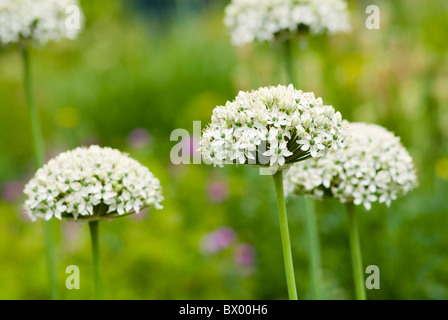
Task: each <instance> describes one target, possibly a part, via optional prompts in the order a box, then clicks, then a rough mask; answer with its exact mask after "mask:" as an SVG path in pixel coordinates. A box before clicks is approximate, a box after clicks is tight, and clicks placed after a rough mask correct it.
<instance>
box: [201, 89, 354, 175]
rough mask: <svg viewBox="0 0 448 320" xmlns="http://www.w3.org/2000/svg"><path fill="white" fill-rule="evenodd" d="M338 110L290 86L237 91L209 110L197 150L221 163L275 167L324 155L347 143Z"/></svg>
mask: <svg viewBox="0 0 448 320" xmlns="http://www.w3.org/2000/svg"><path fill="white" fill-rule="evenodd" d="M345 138H346V134H345V126H344V122H343V121H342V119H341V114H340V113H339V112H335V110H334V109H333V107H332V106H325V105H323V103H322V99H321V98H317V99H316V98H315V97H314V93H312V92H303V91H301V90H295V89H294V87H293V86H292V85H289V86H281V85H279V86H277V87H263V88H260V89H258V90H256V91H252V92H242V91H241V92H239V93H238V95H237V97H236V98H235V100H234V101H232V102H227V103H226V105H225V106H218V107H216V108H215V109H214V110H213V116H212V119H211V123H210V124H209V125H208V127H207V128H206V129H204V131H203V134H202V140H201V152H202V155H203V158H204V160H206V161H208V162H211V163H213V164H214V165H215V166H216V165H218V166H223V164H225V163H237V164H248V165H253V166H260V167H275V168H278V169H280V170H283V169H284V168H286V167H288V166H290V165H291V164H293V163H296V162H299V161H302V160H305V159H308V158H311V157H313V158H314V157H319V156H322V155H323V154H324V153H325V151H326V150H329V149H331V150H334V151H337V150H339V149H340V148H342V147H344V146H345Z"/></svg>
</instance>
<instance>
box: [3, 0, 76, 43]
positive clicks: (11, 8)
mask: <svg viewBox="0 0 448 320" xmlns="http://www.w3.org/2000/svg"><path fill="white" fill-rule="evenodd" d="M72 5H77V6H78V5H79V1H78V0H1V1H0V44H2V43H3V44H9V43H16V42H19V41H20V40H35V41H37V42H39V43H40V44H45V43H47V42H49V41H51V40H60V39H62V38H68V39H74V38H75V37H76V36H77V34H78V32H79V30H78V29H76V28H67V26H66V21H67V18H68V17H69V14H68V13H67V11H66V10H67V8H68V7H69V6H72Z"/></svg>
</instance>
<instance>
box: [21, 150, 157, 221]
mask: <svg viewBox="0 0 448 320" xmlns="http://www.w3.org/2000/svg"><path fill="white" fill-rule="evenodd" d="M24 193H25V194H26V196H27V200H26V201H25V210H26V211H27V213H28V215H29V217H30V218H31V220H32V221H35V220H36V218H44V219H45V220H49V219H50V218H51V217H53V216H54V217H56V218H57V219H62V218H67V219H75V220H76V219H85V220H98V219H102V218H113V217H116V216H120V215H127V214H131V213H138V212H139V211H140V210H141V209H142V208H145V207H148V206H151V205H153V206H154V207H156V208H157V209H161V208H162V206H161V205H160V202H161V201H162V200H163V196H162V192H161V187H160V182H159V180H158V179H156V178H155V177H154V175H153V174H152V173H151V172H150V171H149V170H148V168H146V167H145V166H143V165H141V164H140V163H139V162H137V161H136V160H134V159H131V158H129V157H128V156H127V155H125V154H123V153H121V152H120V151H118V150H115V149H111V148H108V147H105V148H102V147H99V146H91V147H89V148H84V147H79V148H76V149H74V150H71V151H67V152H64V153H61V154H59V155H58V156H57V157H56V158H54V159H52V160H50V161H49V162H48V163H47V164H46V165H44V166H43V167H42V168H40V169H39V170H38V171H37V172H36V174H35V176H34V177H33V178H32V179H31V180H30V181H29V182H28V184H27V185H26V186H25V189H24Z"/></svg>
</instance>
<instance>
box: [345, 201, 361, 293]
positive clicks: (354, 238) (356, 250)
mask: <svg viewBox="0 0 448 320" xmlns="http://www.w3.org/2000/svg"><path fill="white" fill-rule="evenodd" d="M346 208H347V217H348V230H349V237H350V248H351V251H352V263H353V278H354V280H355V288H356V299H357V300H366V288H365V283H364V272H363V268H362V256H361V245H360V242H359V234H358V225H357V223H356V213H355V205H354V204H353V203H347V205H346Z"/></svg>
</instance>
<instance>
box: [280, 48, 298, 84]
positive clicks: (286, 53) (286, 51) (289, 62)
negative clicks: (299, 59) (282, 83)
mask: <svg viewBox="0 0 448 320" xmlns="http://www.w3.org/2000/svg"><path fill="white" fill-rule="evenodd" d="M283 59H284V62H285V71H286V75H287V77H288V78H287V79H288V82H289V83H291V84H293V85H294V86H297V85H298V84H297V83H296V81H295V80H296V79H295V77H294V59H293V57H292V40H291V39H286V40H285V41H283Z"/></svg>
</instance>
